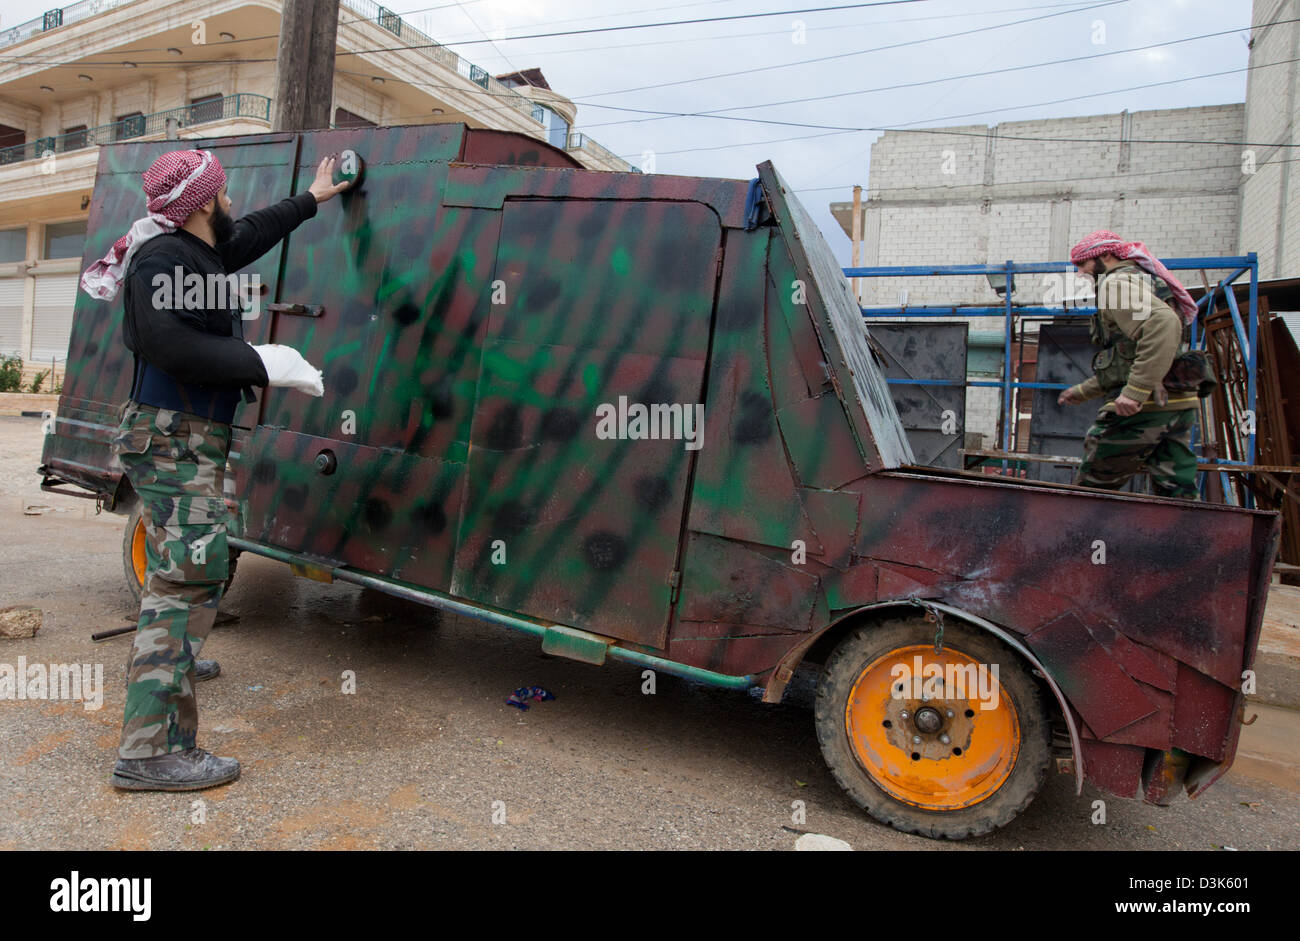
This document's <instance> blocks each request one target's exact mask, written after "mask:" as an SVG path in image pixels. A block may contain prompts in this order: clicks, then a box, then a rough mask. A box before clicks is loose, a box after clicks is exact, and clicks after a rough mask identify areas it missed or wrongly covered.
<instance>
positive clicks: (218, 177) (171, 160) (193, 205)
mask: <svg viewBox="0 0 1300 941" xmlns="http://www.w3.org/2000/svg"><path fill="white" fill-rule="evenodd" d="M143 178H144V192H145V196H147V197H148V199H149V201H148V202H147V203H146V204H145V208H147V209H148V210H149V214H148V215H147V216H145V217H144V218H143V219H137V220H136V221H135V223H134V224H133V225H132V226H131V230H130V231H129V232H127V233H126V234H125V235H123V236H122V237H121V238H120V239H118V240H117V241H116V242H114V243H113V247H112V248H110V249H109V250H108V254H107V255H105V256H104V257H103V258H101V259H100V260H99V261H97V262H95V263H94V264H93V265H91V266H90V267H89V268H87V269H86V271H85V272H84V273H83V274H82V276H81V289H82V290H83V291H85V292H86V293H87V294H89V295H90V296H91V297H97V298H99V299H100V300H105V301H111V300H112V299H113V298H115V297H117V292H118V289H119V288H121V286H122V278H123V277H124V276H125V274H126V269H127V265H129V264H130V263H131V256H132V255H134V254H135V252H136V250H137V249H139V248H140V246H141V245H143V244H144V243H145V242H147V241H148V240H149V239H151V238H153V237H155V236H158V235H162V234H163V233H164V232H175V231H176V229H178V228H179V227H180V226H182V225H184V224H185V220H186V219H188V218H189V217H190V215H191V214H192V213H193V212H194V211H195V210H197V209H201V208H203V205H204V204H205V203H207V201H208V200H210V199H212V198H213V197H215V196H216V195H217V193H218V192H220V191H221V189H222V187H224V186H225V185H226V171H225V170H223V169H222V167H221V161H220V160H218V159H217V158H216V156H214V155H213V153H212V151H210V150H175V151H172V152H171V153H167V154H163V155H162V156H161V157H159V158H158V159H157V160H155V161H154V163H153V166H151V167H150V168H149V169H148V170H145V171H144V174H143Z"/></svg>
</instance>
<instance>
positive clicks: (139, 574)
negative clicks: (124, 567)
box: [131, 519, 146, 588]
mask: <svg viewBox="0 0 1300 941" xmlns="http://www.w3.org/2000/svg"><path fill="white" fill-rule="evenodd" d="M144 545H145V542H144V520H143V519H138V520H136V521H135V532H133V533H132V534H131V568H132V569H134V570H135V577H136V579H137V580H138V581H139V582H140V586H141V587H142V588H143V587H144V570H145V565H146V556H145V551H144Z"/></svg>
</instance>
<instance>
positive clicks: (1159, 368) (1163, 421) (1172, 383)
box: [1057, 231, 1198, 499]
mask: <svg viewBox="0 0 1300 941" xmlns="http://www.w3.org/2000/svg"><path fill="white" fill-rule="evenodd" d="M1070 260H1071V261H1072V262H1074V265H1075V267H1076V268H1077V269H1078V270H1079V271H1080V272H1082V273H1083V274H1085V275H1087V276H1089V277H1091V278H1093V279H1094V280H1095V281H1096V285H1097V311H1096V313H1095V314H1093V316H1092V323H1091V328H1090V333H1091V338H1092V342H1093V343H1094V344H1095V345H1096V346H1098V347H1100V348H1101V349H1100V350H1099V351H1098V352H1097V354H1096V355H1095V356H1094V357H1093V361H1092V368H1093V375H1092V376H1090V377H1089V378H1087V379H1086V380H1084V381H1083V382H1080V383H1078V384H1077V385H1074V386H1071V387H1070V388H1068V389H1066V390H1065V391H1064V392H1062V393H1061V394H1060V396H1059V397H1058V399H1057V401H1058V403H1059V404H1061V405H1075V404H1078V403H1081V402H1085V401H1087V400H1088V399H1095V398H1098V397H1101V398H1104V399H1105V400H1106V401H1105V403H1104V404H1103V405H1102V407H1101V409H1100V410H1099V411H1098V413H1097V418H1096V420H1095V421H1094V422H1093V424H1092V426H1091V427H1090V428H1089V429H1088V434H1087V436H1086V438H1085V439H1084V448H1083V450H1084V454H1083V462H1082V464H1081V465H1080V467H1079V472H1078V475H1077V476H1076V478H1075V483H1078V484H1082V485H1084V486H1088V487H1101V488H1105V489H1107V490H1118V489H1120V488H1121V487H1123V486H1125V485H1126V484H1127V483H1128V482H1129V481H1130V480H1131V479H1132V478H1133V476H1134V475H1135V474H1136V473H1138V472H1139V471H1145V472H1147V473H1148V474H1149V475H1150V478H1151V486H1152V490H1153V491H1154V492H1155V493H1157V494H1159V495H1161V496H1170V497H1182V498H1186V499H1195V498H1196V495H1197V489H1196V455H1195V453H1194V452H1193V451H1192V449H1191V434H1192V431H1193V429H1194V428H1195V425H1196V405H1197V399H1198V391H1197V386H1196V385H1193V384H1191V383H1190V382H1189V378H1190V377H1189V375H1187V373H1188V369H1189V366H1188V362H1189V359H1188V357H1191V356H1193V355H1194V354H1191V353H1185V354H1182V355H1181V356H1180V353H1179V351H1180V349H1181V348H1182V347H1183V345H1184V343H1185V340H1186V336H1185V331H1186V325H1188V324H1190V323H1191V322H1192V321H1194V320H1195V319H1196V312H1197V308H1196V303H1195V301H1193V300H1192V298H1191V295H1189V294H1188V293H1187V289H1186V288H1184V287H1183V286H1182V284H1180V283H1179V282H1178V279H1177V278H1175V277H1174V276H1173V275H1172V274H1171V273H1170V272H1169V269H1168V268H1166V267H1165V266H1164V265H1163V264H1161V262H1160V259H1158V258H1156V257H1155V255H1153V254H1152V253H1151V252H1150V251H1149V250H1148V249H1147V247H1146V246H1145V245H1143V244H1142V243H1141V242H1127V241H1125V240H1124V239H1122V238H1120V237H1119V236H1118V235H1116V234H1115V233H1114V232H1107V231H1100V232H1093V233H1092V234H1091V235H1087V236H1085V237H1084V238H1083V239H1082V240H1081V241H1080V242H1079V243H1078V244H1077V245H1075V246H1074V248H1073V249H1071V251H1070ZM1157 279H1158V280H1157ZM1160 281H1163V282H1164V284H1165V285H1166V286H1167V287H1168V292H1167V293H1165V292H1161V291H1160V290H1159V282H1160ZM1161 294H1165V296H1167V297H1168V298H1169V300H1168V303H1166V301H1165V300H1163V299H1162V297H1161ZM1176 361H1177V362H1178V363H1179V365H1178V366H1177V367H1176V368H1175V362H1176Z"/></svg>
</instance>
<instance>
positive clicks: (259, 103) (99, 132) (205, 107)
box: [0, 92, 271, 165]
mask: <svg viewBox="0 0 1300 941" xmlns="http://www.w3.org/2000/svg"><path fill="white" fill-rule="evenodd" d="M168 118H175V119H176V121H177V127H178V129H179V128H184V127H194V126H196V125H199V124H208V123H211V122H213V121H225V120H228V119H230V118H253V119H255V120H261V121H266V122H268V123H269V122H270V120H271V99H270V98H267V97H266V96H265V95H253V94H248V93H244V92H241V93H239V94H237V95H225V96H224V97H221V98H211V99H208V100H207V101H199V102H195V103H194V104H191V105H186V106H185V107H182V108H171V109H170V110H167V111H158V112H156V113H154V114H137V115H132V116H131V117H129V118H126V119H125V120H122V121H114V122H113V123H112V124H101V125H100V126H99V127H91V128H86V129H85V130H82V131H73V132H72V133H70V134H60V135H58V136H56V137H38V138H36V139H35V140H32V141H28V142H27V143H25V144H15V145H14V146H12V147H5V148H0V165H3V164H9V163H18V162H19V161H20V160H36V159H38V158H40V157H44V156H45V155H46V154H47V153H54V154H64V153H68V152H70V151H74V150H81V149H82V148H85V147H97V146H99V145H100V144H111V143H113V142H114V141H121V140H130V139H132V138H135V137H149V136H152V135H155V134H165V133H166V132H167V119H168Z"/></svg>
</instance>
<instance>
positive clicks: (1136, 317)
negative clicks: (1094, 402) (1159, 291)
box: [1071, 261, 1198, 413]
mask: <svg viewBox="0 0 1300 941" xmlns="http://www.w3.org/2000/svg"><path fill="white" fill-rule="evenodd" d="M1098 280H1099V281H1100V285H1099V287H1098V294H1097V310H1098V312H1099V313H1100V314H1101V319H1102V323H1103V324H1104V325H1105V326H1106V327H1107V328H1108V329H1110V330H1116V329H1118V330H1119V331H1120V332H1122V333H1123V334H1124V336H1126V337H1128V338H1129V339H1131V340H1133V341H1135V342H1136V343H1137V357H1136V359H1134V361H1133V367H1132V369H1131V370H1130V371H1129V375H1128V380H1127V382H1126V384H1125V385H1124V387H1123V388H1122V389H1119V390H1115V389H1111V390H1110V391H1109V392H1107V391H1106V390H1103V389H1102V388H1101V384H1100V383H1099V382H1098V381H1097V377H1096V376H1091V377H1089V378H1088V379H1085V380H1084V381H1083V382H1081V383H1079V384H1078V385H1076V386H1073V387H1072V388H1071V391H1073V392H1076V393H1078V395H1079V397H1080V398H1082V399H1084V400H1085V401H1086V400H1088V399H1095V398H1100V397H1102V396H1106V397H1107V399H1108V401H1107V402H1106V404H1104V405H1103V406H1102V407H1101V412H1102V413H1105V412H1114V411H1115V398H1117V397H1118V396H1119V395H1120V394H1121V393H1122V394H1123V395H1126V396H1128V397H1129V398H1130V399H1133V400H1134V401H1135V402H1141V403H1142V409H1141V410H1142V411H1144V412H1162V411H1179V410H1182V409H1185V408H1195V407H1196V404H1197V402H1198V399H1197V397H1196V395H1195V394H1194V393H1190V394H1180V395H1179V396H1178V397H1176V398H1172V397H1170V395H1169V393H1168V392H1167V391H1166V390H1165V388H1164V385H1163V380H1164V378H1165V375H1166V374H1167V373H1168V372H1169V367H1170V366H1171V365H1172V364H1173V361H1174V357H1175V356H1177V355H1178V351H1179V347H1180V345H1181V344H1182V337H1183V321H1182V319H1181V318H1180V317H1179V316H1178V314H1177V313H1176V312H1175V311H1174V309H1173V308H1172V307H1170V306H1169V305H1168V304H1166V303H1165V302H1164V301H1162V300H1161V299H1160V298H1159V297H1157V296H1156V293H1155V290H1154V286H1153V283H1152V280H1151V278H1150V277H1149V276H1148V275H1147V274H1146V273H1145V272H1143V271H1142V269H1141V268H1139V267H1138V266H1137V264H1136V263H1135V262H1132V261H1121V262H1120V263H1119V264H1118V265H1116V266H1115V267H1113V268H1111V269H1110V270H1109V271H1107V272H1106V274H1105V275H1104V276H1102V277H1101V278H1100V279H1098Z"/></svg>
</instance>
